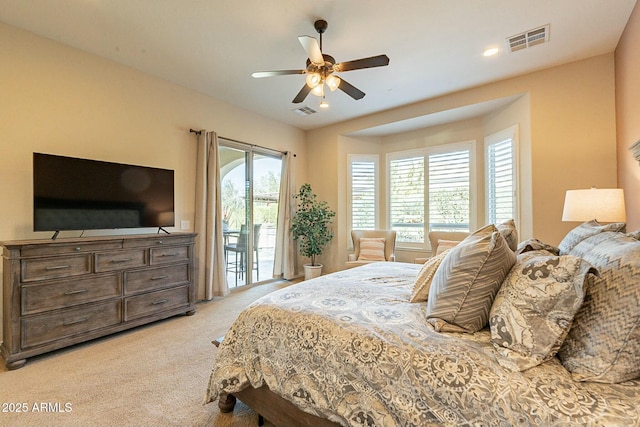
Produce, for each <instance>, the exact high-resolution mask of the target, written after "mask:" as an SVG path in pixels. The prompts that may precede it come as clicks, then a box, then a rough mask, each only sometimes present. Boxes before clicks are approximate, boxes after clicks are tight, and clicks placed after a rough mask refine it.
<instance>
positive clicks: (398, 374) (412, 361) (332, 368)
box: [206, 262, 640, 426]
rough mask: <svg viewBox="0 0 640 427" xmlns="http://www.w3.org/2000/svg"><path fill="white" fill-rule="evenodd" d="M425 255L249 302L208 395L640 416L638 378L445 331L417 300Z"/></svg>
mask: <svg viewBox="0 0 640 427" xmlns="http://www.w3.org/2000/svg"><path fill="white" fill-rule="evenodd" d="M420 267H421V266H420V265H414V264H406V263H392V262H381V263H374V264H369V265H365V266H362V267H357V268H354V269H350V270H345V271H341V272H337V273H333V274H329V275H326V276H321V277H319V278H316V279H313V280H309V281H305V282H301V283H299V284H296V285H292V286H289V287H287V288H284V289H282V290H279V291H276V292H274V293H272V294H269V295H267V296H265V297H263V298H261V299H260V300H258V301H256V302H255V303H253V304H252V305H251V306H250V307H248V308H247V309H245V310H244V311H243V312H242V313H241V314H240V315H239V317H238V318H237V320H236V321H235V322H234V324H233V326H232V327H231V329H230V330H229V332H228V333H227V334H226V335H225V338H224V342H223V343H222V345H221V346H220V348H219V349H218V351H217V354H216V357H215V362H214V367H213V370H212V373H211V376H210V382H209V387H208V390H207V397H206V398H207V401H209V402H211V401H214V400H216V399H217V398H218V396H219V394H220V393H222V392H225V393H233V392H237V391H240V390H242V389H244V388H246V387H248V386H253V387H256V388H257V387H260V386H262V385H264V384H266V385H267V386H268V387H269V388H270V389H271V390H272V391H273V392H275V393H277V394H279V395H280V396H282V397H284V398H285V399H287V400H289V401H291V402H293V403H294V404H295V405H296V406H298V407H300V408H301V409H302V410H304V411H306V412H309V413H312V414H314V415H318V416H321V417H323V418H327V419H329V420H332V421H335V422H338V423H340V424H342V425H345V426H362V425H368V426H429V425H444V426H634V425H635V426H640V408H639V407H640V381H638V380H635V381H629V382H626V383H623V384H599V383H589V382H583V383H581V382H575V381H573V380H572V379H571V377H570V374H569V373H568V372H567V371H566V370H565V369H564V367H563V366H562V365H561V364H560V362H559V361H558V360H557V359H556V358H553V359H552V360H550V361H549V362H546V363H544V364H542V365H540V366H537V367H534V368H531V369H529V370H527V371H524V372H511V371H508V370H505V369H504V368H502V367H501V366H500V365H499V364H498V362H497V361H496V353H495V351H494V349H493V346H492V344H491V342H490V335H489V331H488V330H482V331H480V332H478V333H475V334H458V333H438V332H435V331H434V330H433V328H432V327H431V326H430V325H428V323H427V322H426V318H425V306H426V303H410V302H409V297H410V295H411V290H412V285H413V281H414V278H415V276H416V275H417V273H418V271H419V269H420Z"/></svg>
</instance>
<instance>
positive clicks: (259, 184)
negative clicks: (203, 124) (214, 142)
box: [219, 140, 282, 289]
mask: <svg viewBox="0 0 640 427" xmlns="http://www.w3.org/2000/svg"><path fill="white" fill-rule="evenodd" d="M219 150H220V179H221V184H222V215H223V228H224V240H225V250H224V255H225V268H226V275H227V283H228V284H229V288H230V289H233V288H236V287H241V286H247V285H251V284H255V283H258V282H262V281H266V280H271V279H272V278H273V260H274V254H275V235H276V224H277V219H278V196H279V190H280V171H281V166H282V158H281V155H280V154H279V153H274V152H271V151H269V150H266V149H259V148H256V147H252V146H249V145H246V144H241V143H237V142H233V141H226V140H221V141H220V149H219Z"/></svg>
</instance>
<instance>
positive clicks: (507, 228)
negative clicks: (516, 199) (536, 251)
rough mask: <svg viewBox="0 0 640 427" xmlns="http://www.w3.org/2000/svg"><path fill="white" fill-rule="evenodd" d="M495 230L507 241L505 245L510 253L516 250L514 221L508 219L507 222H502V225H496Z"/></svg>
mask: <svg viewBox="0 0 640 427" xmlns="http://www.w3.org/2000/svg"><path fill="white" fill-rule="evenodd" d="M496 228H497V229H498V231H499V232H500V234H502V237H504V240H506V241H507V245H509V248H510V249H511V250H512V251H515V250H516V249H517V248H518V230H516V223H515V221H514V220H512V219H510V220H508V221H505V222H503V223H502V224H496Z"/></svg>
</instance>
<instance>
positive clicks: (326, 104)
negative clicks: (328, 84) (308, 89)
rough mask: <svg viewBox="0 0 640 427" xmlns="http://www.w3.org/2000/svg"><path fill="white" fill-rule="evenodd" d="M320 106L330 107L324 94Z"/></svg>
mask: <svg viewBox="0 0 640 427" xmlns="http://www.w3.org/2000/svg"><path fill="white" fill-rule="evenodd" d="M320 108H324V109H327V108H329V103H328V102H327V100H326V99H324V96H323V97H322V101H320Z"/></svg>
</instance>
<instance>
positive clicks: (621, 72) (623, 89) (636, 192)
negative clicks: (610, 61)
mask: <svg viewBox="0 0 640 427" xmlns="http://www.w3.org/2000/svg"><path fill="white" fill-rule="evenodd" d="M639 52H640V4H636V6H635V9H634V10H633V13H632V14H631V17H630V18H629V22H628V23H627V27H626V29H625V30H624V33H623V34H622V38H621V39H620V43H618V47H617V49H616V53H615V58H616V60H615V64H616V120H617V123H616V124H617V132H618V135H617V138H618V185H619V187H621V188H624V192H625V201H626V205H627V230H629V231H632V230H638V229H640V164H638V162H637V161H636V160H635V159H634V158H633V156H632V155H631V152H630V151H629V147H630V146H631V145H632V144H633V143H635V142H636V141H638V140H640V78H639V76H640V55H639V54H638V53H639Z"/></svg>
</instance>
